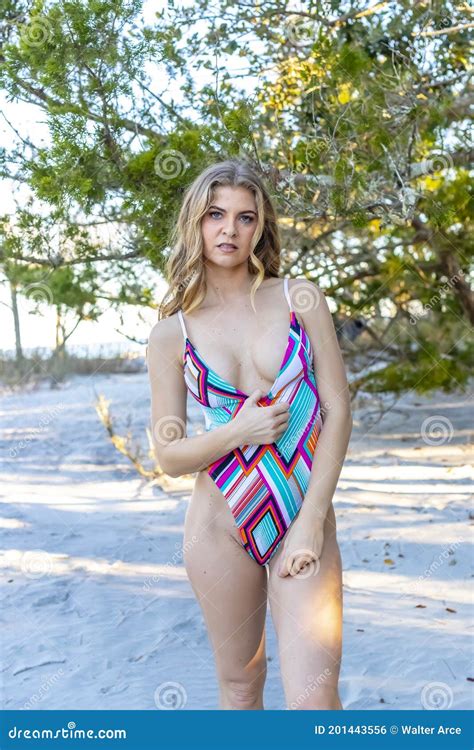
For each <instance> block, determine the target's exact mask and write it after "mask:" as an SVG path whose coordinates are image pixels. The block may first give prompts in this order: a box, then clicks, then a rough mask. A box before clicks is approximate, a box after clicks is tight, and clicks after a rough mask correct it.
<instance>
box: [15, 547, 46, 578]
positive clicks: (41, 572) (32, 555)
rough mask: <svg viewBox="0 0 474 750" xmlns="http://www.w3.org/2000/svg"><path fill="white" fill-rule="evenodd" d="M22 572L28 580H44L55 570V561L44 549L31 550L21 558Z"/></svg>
mask: <svg viewBox="0 0 474 750" xmlns="http://www.w3.org/2000/svg"><path fill="white" fill-rule="evenodd" d="M20 569H21V572H22V573H23V575H24V576H26V578H33V579H35V578H42V577H43V576H46V575H49V573H51V571H52V569H53V559H52V557H51V555H50V554H49V553H48V552H45V551H44V550H42V549H34V550H29V551H28V552H24V553H23V555H22V556H21V564H20Z"/></svg>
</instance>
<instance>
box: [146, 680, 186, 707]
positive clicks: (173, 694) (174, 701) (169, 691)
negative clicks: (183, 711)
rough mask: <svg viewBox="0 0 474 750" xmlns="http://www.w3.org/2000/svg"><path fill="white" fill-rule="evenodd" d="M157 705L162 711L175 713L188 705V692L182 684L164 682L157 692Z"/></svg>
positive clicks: (155, 696)
mask: <svg viewBox="0 0 474 750" xmlns="http://www.w3.org/2000/svg"><path fill="white" fill-rule="evenodd" d="M154 699H155V705H156V707H157V708H159V709H161V710H162V711H175V710H176V709H179V708H183V706H185V705H186V701H187V695H186V690H185V689H184V687H183V685H181V683H180V682H162V683H161V685H158V687H157V688H156V690H155V694H154Z"/></svg>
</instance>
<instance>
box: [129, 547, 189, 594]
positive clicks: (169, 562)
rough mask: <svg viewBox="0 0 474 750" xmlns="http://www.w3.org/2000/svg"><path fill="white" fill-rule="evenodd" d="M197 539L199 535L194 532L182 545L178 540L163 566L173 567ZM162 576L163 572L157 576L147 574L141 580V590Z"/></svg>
mask: <svg viewBox="0 0 474 750" xmlns="http://www.w3.org/2000/svg"><path fill="white" fill-rule="evenodd" d="M197 541H199V537H197V536H196V534H193V536H192V537H191V540H190V541H188V542H186V543H185V544H184V545H183V546H181V544H180V543H179V542H176V544H175V547H176V551H175V552H173V554H172V555H171V558H170V559H169V560H167V562H166V563H165V568H169V569H171V568H173V567H175V565H176V563H179V562H181V560H182V559H183V556H184V554H185V553H186V552H188V551H189V550H190V549H192V548H193V547H194V545H195V544H196V542H197ZM162 578H163V574H161V575H159V576H149V577H148V578H147V579H146V580H145V581H144V582H143V586H142V588H143V590H144V591H149V590H150V589H151V587H152V586H154V585H155V584H156V583H159V582H160V581H161V579H162Z"/></svg>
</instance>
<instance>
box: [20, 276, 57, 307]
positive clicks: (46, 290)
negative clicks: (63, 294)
mask: <svg viewBox="0 0 474 750" xmlns="http://www.w3.org/2000/svg"><path fill="white" fill-rule="evenodd" d="M23 294H24V296H25V297H28V298H29V299H32V300H33V301H34V302H46V303H47V304H48V305H51V304H52V303H53V292H52V290H51V287H50V286H48V284H45V283H44V282H43V281H35V282H33V283H31V284H28V285H27V286H25V288H24V289H23Z"/></svg>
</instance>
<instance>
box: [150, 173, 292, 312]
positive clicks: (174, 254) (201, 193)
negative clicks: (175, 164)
mask: <svg viewBox="0 0 474 750" xmlns="http://www.w3.org/2000/svg"><path fill="white" fill-rule="evenodd" d="M218 185H230V186H232V187H243V188H247V189H248V190H251V191H252V193H253V195H254V196H255V202H256V205H257V228H256V230H255V234H254V236H253V238H252V242H251V247H250V256H249V258H248V269H249V273H250V274H252V275H255V276H256V280H255V282H254V283H253V284H252V287H251V290H250V298H251V304H252V307H253V308H254V309H255V306H254V297H255V292H256V291H257V289H258V287H259V286H260V284H261V283H262V281H263V279H264V278H268V277H277V278H278V275H279V268H280V252H281V244H280V235H279V231H278V224H277V216H276V212H275V209H274V207H273V204H272V201H271V198H270V195H269V193H268V191H267V189H266V188H265V186H264V184H263V182H262V180H261V179H260V177H259V176H258V175H257V173H256V172H255V171H254V169H253V168H252V166H251V165H250V164H248V163H247V162H245V161H243V160H241V159H228V160H226V161H222V162H218V163H217V164H212V165H210V166H209V167H207V168H206V169H205V170H204V171H203V172H201V173H200V174H199V175H198V176H197V177H196V178H195V179H194V181H193V182H192V183H191V185H189V187H188V188H187V190H186V192H185V194H184V197H183V202H182V205H181V209H180V211H179V215H178V219H177V221H176V223H175V225H174V227H173V229H172V231H171V236H170V243H169V244H170V247H171V251H170V254H169V256H168V258H167V261H166V265H165V278H166V280H167V282H168V285H169V286H168V290H167V292H166V294H165V296H164V298H163V300H162V302H161V304H160V305H159V307H158V319H161V318H167V317H169V316H170V315H172V314H173V313H174V312H176V311H177V310H178V309H179V308H180V307H181V308H182V309H183V312H190V311H191V310H194V309H195V308H196V307H199V305H200V304H201V302H202V301H203V299H204V297H205V295H206V278H205V273H204V263H203V240H202V234H201V221H202V218H203V216H204V215H205V213H206V211H207V210H208V208H209V206H210V205H212V201H213V190H214V188H215V187H216V186H218Z"/></svg>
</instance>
